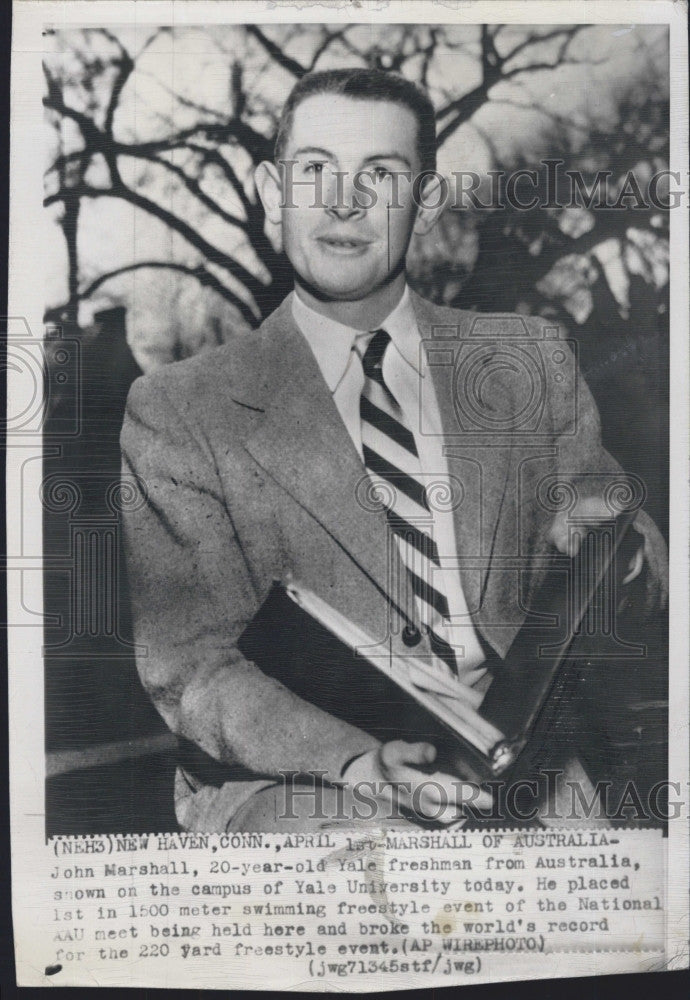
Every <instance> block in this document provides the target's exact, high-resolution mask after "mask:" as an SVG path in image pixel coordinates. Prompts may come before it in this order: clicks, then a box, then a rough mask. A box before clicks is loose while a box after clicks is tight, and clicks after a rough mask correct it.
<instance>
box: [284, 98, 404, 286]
mask: <svg viewBox="0 0 690 1000" xmlns="http://www.w3.org/2000/svg"><path fill="white" fill-rule="evenodd" d="M283 159H284V160H286V161H290V160H293V161H296V162H295V163H294V164H293V165H292V166H290V165H289V164H288V165H286V166H285V167H283V170H284V173H283V191H282V195H283V203H284V207H283V208H282V210H281V228H282V239H283V247H284V249H285V252H286V253H287V256H288V258H289V259H290V262H291V264H292V266H293V267H294V269H295V271H296V273H297V278H298V280H299V281H301V283H302V284H303V285H305V286H306V287H307V288H308V289H309V290H310V291H311V292H312V294H316V295H317V297H320V298H324V299H327V300H334V299H335V300H339V301H357V300H361V299H364V298H366V297H367V296H368V295H370V294H372V293H373V292H375V291H376V290H377V289H378V288H380V287H382V286H383V285H385V284H386V282H387V281H388V280H390V278H391V277H393V276H395V274H397V273H399V270H400V265H401V263H403V262H404V258H405V254H406V252H407V247H408V244H409V241H410V237H411V234H412V227H413V225H414V222H415V216H416V212H417V210H416V206H415V204H414V200H413V197H412V184H411V180H410V179H408V178H405V177H403V176H400V175H401V174H402V173H403V172H405V171H407V172H408V174H409V173H411V175H412V178H414V177H415V176H416V175H417V174H418V173H419V171H420V169H421V165H420V161H419V154H418V152H417V121H416V119H415V116H414V114H413V113H412V112H411V111H410V110H409V109H408V108H405V107H401V106H399V105H397V104H393V103H391V102H389V101H385V100H380V101H379V100H374V101H370V100H359V99H353V98H350V97H344V96H342V95H337V94H318V95H314V96H312V97H308V98H306V99H305V100H304V101H303V102H302V103H301V104H300V105H298V107H297V108H296V110H295V113H294V119H293V124H292V129H291V132H290V135H289V137H288V141H287V143H286V148H285V153H284V155H283ZM393 173H396V174H398V175H399V176H398V179H397V182H396V181H395V180H394V178H393V177H392V174H393ZM338 174H339V175H340V176H338ZM357 176H359V178H360V185H361V186H362V187H364V188H366V192H365V193H361V191H360V193H358V192H357V189H356V187H355V186H354V185H355V177H357ZM396 183H397V192H396V190H395V185H396ZM290 205H292V206H294V207H287V206H290ZM393 206H395V207H393Z"/></svg>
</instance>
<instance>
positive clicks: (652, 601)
mask: <svg viewBox="0 0 690 1000" xmlns="http://www.w3.org/2000/svg"><path fill="white" fill-rule="evenodd" d="M545 326H546V324H545V323H544V321H543V320H542V321H541V327H540V329H539V332H538V337H539V339H540V340H541V342H542V344H544V345H547V344H548V346H547V347H546V349H545V350H543V357H544V361H545V375H546V384H547V387H548V389H547V393H548V398H549V400H550V414H551V420H552V421H553V430H554V433H555V444H556V448H557V466H558V469H559V472H560V474H561V478H562V479H563V480H565V481H570V482H571V483H572V484H573V485H574V487H575V491H576V495H577V497H578V499H587V498H596V499H599V500H602V501H603V502H604V503H605V504H606V507H607V508H608V509H609V510H610V511H611V513H612V514H614V513H616V512H617V511H620V510H623V509H625V507H626V504H627V503H629V502H633V503H636V504H639V503H642V502H643V501H644V490H645V487H644V484H643V483H640V482H639V481H637V480H636V478H635V477H631V476H627V475H626V473H625V472H624V470H623V469H622V468H621V466H620V464H619V463H618V462H617V461H616V459H615V458H614V457H613V456H612V455H611V454H610V453H609V452H608V451H607V450H606V449H605V448H604V446H603V444H602V438H601V421H600V418H599V411H598V409H597V406H596V403H595V401H594V398H593V397H592V393H591V392H590V390H589V387H588V386H587V383H586V381H585V379H584V377H583V375H582V372H581V371H580V369H579V366H578V364H577V359H576V357H575V356H574V354H573V352H572V351H571V349H570V347H569V345H568V343H567V342H566V340H567V336H568V335H567V332H566V331H565V330H564V328H563V327H562V326H561V327H559V336H558V339H559V340H560V341H562V343H561V344H559V343H557V342H556V341H553V340H549V335H548V334H545ZM607 489H608V490H610V492H609V493H608V495H607ZM633 526H634V528H635V530H636V531H637V532H639V534H640V535H642V536H643V538H644V553H645V561H646V569H647V591H648V602H647V603H648V606H649V608H650V609H651V608H652V607H654V606H656V605H661V606H662V607H664V606H665V604H666V599H667V595H668V550H667V546H666V543H665V541H664V539H663V536H662V534H661V532H660V531H659V529H658V528H657V526H656V524H655V523H654V521H653V520H652V519H651V517H650V516H649V514H648V513H647V512H646V511H645V510H644V507H643V506H640V507H639V509H638V511H637V514H636V516H635V519H634V521H633Z"/></svg>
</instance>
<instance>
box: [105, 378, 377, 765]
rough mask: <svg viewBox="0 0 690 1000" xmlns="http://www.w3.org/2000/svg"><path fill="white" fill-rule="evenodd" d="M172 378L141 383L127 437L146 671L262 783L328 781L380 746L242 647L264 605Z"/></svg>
mask: <svg viewBox="0 0 690 1000" xmlns="http://www.w3.org/2000/svg"><path fill="white" fill-rule="evenodd" d="M162 381H163V380H162V379H160V378H158V377H157V376H155V375H154V376H148V377H146V376H145V377H144V378H141V379H138V380H137V381H136V382H135V383H134V385H133V386H132V389H131V390H130V394H129V398H128V402H127V410H126V415H125V421H124V425H123V429H122V434H121V445H122V455H123V475H124V476H125V477H132V476H134V477H136V479H137V481H138V482H139V484H140V489H139V491H138V496H137V497H136V498H135V499H132V502H131V503H130V504H129V505H128V510H127V512H126V513H125V514H123V520H124V540H125V553H126V559H127V569H128V578H129V589H130V595H131V601H132V613H133V619H134V633H135V641H136V643H137V644H138V645H139V647H140V648H139V652H138V654H137V669H138V671H139V675H140V677H141V680H142V683H143V685H144V687H145V689H146V691H147V692H148V694H149V695H150V697H151V699H152V700H153V702H154V704H155V706H156V708H157V709H158V711H159V712H160V714H161V715H162V716H163V718H164V720H165V721H166V723H167V724H168V726H169V727H170V729H171V730H172V731H173V732H174V733H176V734H178V735H180V736H183V737H185V738H186V739H188V740H191V741H192V742H194V743H196V744H197V745H198V746H199V747H201V749H202V750H204V751H205V752H206V753H207V754H209V755H211V756H212V757H213V758H215V759H216V760H218V761H221V762H223V763H227V764H233V765H239V766H241V767H242V768H244V769H247V770H249V771H250V772H252V773H255V774H258V775H268V776H278V774H279V772H280V771H281V770H292V771H298V772H308V771H313V770H318V771H321V772H325V778H326V780H331V781H337V780H338V779H339V777H340V776H341V770H342V768H343V767H344V766H345V764H346V763H347V762H348V761H349V760H351V759H352V758H353V757H354V756H356V755H357V754H360V753H363V752H365V751H367V750H369V749H371V748H372V747H375V746H377V745H378V743H377V741H376V740H375V739H373V738H372V737H370V736H369V735H367V734H365V733H363V732H362V731H360V730H359V729H356V728H354V727H352V726H350V725H348V724H346V723H344V722H342V721H340V720H338V719H335V718H333V717H332V716H330V715H329V714H327V713H326V712H323V711H322V710H320V709H318V708H316V707H315V706H313V705H311V704H309V703H308V702H306V701H304V700H303V699H301V698H299V697H297V696H296V695H294V694H293V693H292V692H291V691H289V690H288V689H287V688H285V687H284V686H283V685H281V684H280V683H279V682H278V681H276V680H274V679H272V678H269V677H268V676H267V675H266V674H264V673H262V672H261V671H260V670H259V668H258V667H257V666H256V665H255V664H254V663H252V662H250V661H247V660H246V659H245V658H244V657H243V656H242V654H241V653H240V652H239V650H238V649H237V646H236V642H237V639H238V637H239V635H240V634H241V632H242V631H243V629H244V627H245V626H246V624H247V623H248V622H249V621H250V620H251V618H252V617H253V615H254V614H255V612H256V611H257V609H258V607H259V604H260V602H261V600H262V599H263V595H257V594H256V593H255V589H254V587H253V585H252V581H251V577H250V573H249V571H248V566H247V564H246V562H245V558H244V555H243V551H242V545H241V540H240V539H239V538H238V536H237V533H236V531H235V529H234V526H233V522H232V519H231V515H230V512H229V511H228V509H227V507H226V504H225V500H224V497H223V492H222V487H221V484H220V481H219V478H218V475H217V472H216V469H215V465H214V461H213V455H212V453H211V452H210V450H209V449H208V446H207V445H206V443H205V441H204V440H203V438H202V437H201V435H198V436H197V435H195V434H193V433H192V432H191V428H189V427H187V426H185V422H184V419H183V417H182V415H181V414H180V412H179V408H178V407H175V406H173V405H172V403H171V401H170V400H169V398H168V395H167V393H166V389H165V386H164V385H162V384H161V383H162Z"/></svg>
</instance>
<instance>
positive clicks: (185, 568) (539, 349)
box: [121, 294, 620, 822]
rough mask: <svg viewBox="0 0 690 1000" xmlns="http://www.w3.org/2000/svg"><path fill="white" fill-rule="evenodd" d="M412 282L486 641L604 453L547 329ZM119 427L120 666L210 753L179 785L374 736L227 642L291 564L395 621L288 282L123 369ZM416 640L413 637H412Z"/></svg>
mask: <svg viewBox="0 0 690 1000" xmlns="http://www.w3.org/2000/svg"><path fill="white" fill-rule="evenodd" d="M412 299H413V305H414V308H415V312H416V315H417V320H418V325H419V329H420V333H421V336H422V339H423V342H424V348H423V352H424V355H425V356H424V358H423V365H424V368H425V377H428V378H430V379H431V381H432V384H433V386H434V389H435V392H436V396H437V400H438V405H439V409H440V412H441V414H442V419H443V421H444V427H445V428H446V429H447V434H446V435H445V439H446V448H447V454H448V464H449V472H450V474H451V475H452V476H454V477H455V478H456V481H457V482H458V483H459V484H460V494H461V502H460V503H459V505H458V506H457V507H456V509H455V511H454V518H455V529H456V538H457V542H458V550H459V553H458V554H459V558H460V573H461V580H462V585H463V588H464V592H465V595H466V598H467V603H468V607H469V610H470V613H471V616H472V620H473V622H474V624H475V627H476V628H477V630H478V632H479V634H480V635H481V637H482V638H483V640H484V641H485V642H486V643H487V644H488V645H489V646H490V647H491V648H492V649H493V650H494V651H495V652H496V653H497V654H498V655H499V656H504V655H505V653H506V651H507V650H508V648H509V646H510V644H511V642H512V640H513V638H514V637H515V634H516V632H517V631H518V629H519V628H520V626H521V625H522V624H523V622H524V621H525V618H526V616H527V615H528V613H529V601H530V596H531V595H532V594H533V593H534V591H535V589H536V587H537V586H538V585H539V582H540V580H541V578H542V575H543V572H544V570H543V557H544V556H545V554H546V553H547V552H548V551H549V544H548V542H547V541H546V538H545V534H546V530H547V528H548V527H549V525H550V524H551V522H552V518H553V517H554V512H555V511H556V510H557V509H558V508H559V505H560V506H562V505H563V504H564V503H565V504H566V505H567V504H568V503H571V502H572V500H573V497H574V496H575V494H576V492H577V491H579V492H580V494H582V493H596V492H598V491H604V490H606V489H607V488H608V487H609V486H610V483H611V478H610V477H611V475H614V476H619V474H620V469H619V467H618V465H617V463H616V462H615V461H614V460H613V459H612V458H611V456H610V455H608V454H607V452H606V451H605V450H604V449H603V447H602V445H601V440H600V427H599V418H598V414H597V410H596V407H595V405H594V402H593V400H592V397H591V395H590V393H589V391H588V389H587V387H586V385H585V384H584V381H583V379H582V378H581V377H580V376H579V373H578V370H577V365H576V363H575V361H574V358H573V355H572V353H571V351H570V348H569V345H568V343H567V342H566V340H565V335H564V332H563V331H562V330H560V331H559V330H557V329H554V328H553V325H552V324H551V325H550V324H549V323H548V322H547V321H545V320H544V319H541V318H538V317H518V316H513V315H507V314H503V315H499V316H487V315H480V314H475V313H470V312H464V311H458V310H453V309H447V308H442V307H439V306H435V305H432V304H430V303H429V302H427V301H425V300H423V299H421V298H420V297H419V296H417V295H414V294H413V296H412ZM422 391H424V390H422ZM422 430H423V429H422ZM121 442H122V451H123V456H124V470H125V475H126V476H131V475H134V476H136V477H138V479H139V481H140V484H141V487H142V489H141V495H140V497H139V499H138V500H133V502H132V503H131V504H130V505H129V509H128V511H127V512H126V513H125V515H124V521H125V543H126V552H127V559H128V575H129V584H130V589H131V596H132V604H133V615H134V623H135V640H136V642H137V643H138V644H140V647H141V653H140V655H139V657H138V670H139V673H140V676H141V679H142V682H143V684H144V687H145V688H146V690H147V691H148V693H149V695H150V697H151V698H152V699H153V702H154V703H155V705H156V707H157V708H158V710H159V712H160V713H161V715H162V716H163V718H164V719H165V721H166V722H167V724H168V726H169V727H170V728H171V729H172V730H173V732H175V733H176V734H178V735H179V736H180V737H182V738H183V740H184V741H188V743H189V745H191V746H193V747H195V748H199V749H200V751H202V754H201V755H200V756H201V757H202V759H203V760H205V761H206V762H207V763H209V762H214V763H213V766H212V767H211V769H210V771H208V774H209V775H210V774H211V773H212V772H213V775H214V776H212V777H208V778H204V776H203V768H202V769H201V770H197V775H198V774H201V778H198V779H196V780H197V784H196V785H194V786H193V787H194V788H195V789H198V788H199V787H200V783H201V784H206V785H207V787H208V790H209V791H208V795H209V796H210V797H211V799H212V798H213V796H214V795H215V794H216V789H220V786H221V785H222V784H223V782H224V781H225V779H228V780H229V781H230V784H229V785H227V786H226V788H225V790H224V791H223V795H224V796H225V797H226V800H227V803H228V808H230V809H232V808H234V807H235V806H236V805H238V804H240V803H241V802H242V801H243V800H244V799H245V798H246V797H247V795H248V794H249V793H250V792H251V791H252V790H253V789H256V788H259V787H261V784H262V783H265V782H266V781H267V780H275V779H276V778H277V776H278V773H279V772H280V771H281V770H292V771H296V772H310V771H313V770H315V769H316V770H318V771H320V772H323V773H324V776H325V779H326V780H332V781H337V780H338V779H339V778H340V776H341V772H342V769H343V767H344V765H345V764H346V763H347V762H348V761H349V760H351V759H352V758H353V757H355V756H356V755H358V754H360V753H362V752H364V751H366V750H368V749H370V748H372V747H374V746H376V745H377V740H376V739H375V738H374V737H373V736H372V735H370V734H367V733H364V732H363V731H362V730H360V729H358V728H356V727H354V726H351V725H349V724H348V723H346V722H343V721H341V720H339V719H336V718H334V717H333V716H331V715H330V714H328V713H326V712H324V711H322V710H321V709H319V708H317V707H315V706H314V705H312V704H310V703H309V702H308V701H306V700H303V699H302V698H299V697H297V696H296V695H295V694H293V693H292V692H291V691H289V690H288V689H287V688H285V687H284V686H282V685H281V684H280V683H279V682H278V681H276V680H274V679H272V678H270V677H268V676H267V675H266V674H264V673H262V672H261V671H260V670H259V668H258V667H257V666H256V665H255V664H254V663H252V662H249V661H247V660H246V659H245V658H244V657H243V656H242V654H241V653H240V651H239V650H238V648H237V645H236V643H237V640H238V637H239V636H240V635H241V633H242V631H243V630H244V628H245V626H246V625H247V623H248V622H249V621H250V620H251V619H252V617H253V616H254V614H255V612H256V611H257V609H258V608H259V606H260V605H261V603H262V601H263V599H264V597H265V595H266V594H267V592H268V590H269V588H270V586H271V583H272V581H273V580H274V579H285V578H286V577H287V576H288V575H289V576H291V577H292V578H294V579H295V580H298V581H300V582H301V583H302V584H303V585H304V586H306V587H308V588H309V589H311V590H313V591H315V592H316V593H318V594H319V595H320V596H321V597H323V598H324V599H326V600H327V601H328V602H329V604H331V605H332V606H334V607H335V608H337V609H338V610H339V611H340V612H341V613H343V614H345V615H346V616H348V617H349V618H351V619H352V620H353V621H355V622H356V623H357V624H358V625H360V626H361V627H362V628H363V629H365V630H366V631H367V632H368V633H369V634H371V635H372V636H374V637H376V638H377V639H378V638H380V639H381V640H382V641H383V640H385V638H386V635H387V630H388V626H389V623H391V622H392V624H393V632H394V633H395V635H397V634H399V628H397V626H398V625H399V622H397V621H396V612H395V610H394V609H392V608H391V607H390V602H389V600H388V594H389V589H390V579H391V576H390V567H391V565H392V563H391V560H395V558H396V556H395V551H394V550H393V551H391V548H390V546H389V535H388V530H387V525H386V518H385V513H384V512H383V511H382V510H372V509H371V505H370V504H367V503H366V501H363V500H362V497H363V493H362V482H363V478H364V477H365V470H364V467H363V465H362V463H361V460H360V458H359V456H358V455H357V452H356V450H355V448H354V446H353V444H352V441H351V439H350V437H349V435H348V433H347V431H346V429H345V427H344V425H343V423H342V421H341V419H340V417H339V415H338V412H337V409H336V407H335V404H334V402H333V399H332V397H331V394H330V392H329V389H328V387H327V386H326V384H325V382H324V381H323V378H322V376H321V373H320V371H319V368H318V365H317V363H316V360H315V358H314V356H313V355H312V353H311V351H310V348H309V347H308V345H307V343H306V341H305V339H304V338H303V336H302V335H301V333H300V332H299V330H298V329H297V327H296V325H295V323H294V321H293V319H292V314H291V309H290V305H289V302H288V301H287V300H286V301H285V302H283V304H282V305H281V306H280V307H279V308H278V309H277V310H276V311H275V312H274V313H273V314H272V315H271V316H270V317H269V318H268V319H267V320H266V321H265V322H264V323H263V324H262V326H261V327H260V329H259V330H258V331H255V332H253V333H250V334H246V335H242V336H237V337H235V338H234V339H233V340H232V341H231V342H229V343H227V344H226V345H224V346H223V347H220V348H218V349H215V350H212V351H209V352H206V353H203V354H201V355H198V356H196V357H194V358H191V359H189V360H185V361H182V362H179V363H176V364H172V365H170V366H168V367H166V368H164V369H161V370H159V371H156V372H154V373H153V374H150V375H147V376H144V377H142V378H140V379H138V380H137V381H136V382H135V383H134V384H133V386H132V389H131V392H130V396H129V400H128V406H127V413H126V418H125V422H124V426H123V430H122V438H121ZM358 498H359V499H358ZM395 635H394V636H393V638H392V640H391V642H392V644H393V648H394V649H395V648H396V644H399V640H397V639H396V638H395ZM426 642H427V640H426V638H422V640H421V644H420V646H419V648H418V649H416V650H415V651H414V652H415V653H416V654H423V655H424V654H426V655H428V654H429V650H428V647H427V646H426ZM400 648H401V649H402V650H404V647H402V646H400ZM214 768H215V770H214ZM218 775H220V778H219V777H218ZM219 794H220V793H219ZM190 822H191V821H190Z"/></svg>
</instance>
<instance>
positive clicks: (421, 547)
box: [360, 330, 458, 676]
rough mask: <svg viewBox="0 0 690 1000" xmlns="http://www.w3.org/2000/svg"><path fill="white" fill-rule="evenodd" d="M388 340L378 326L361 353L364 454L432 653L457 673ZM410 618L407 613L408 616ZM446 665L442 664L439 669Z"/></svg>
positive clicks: (437, 562)
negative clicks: (444, 633)
mask: <svg viewBox="0 0 690 1000" xmlns="http://www.w3.org/2000/svg"><path fill="white" fill-rule="evenodd" d="M389 343H390V336H389V334H388V333H387V332H386V331H385V330H375V331H374V335H373V336H372V338H371V340H370V341H369V345H368V347H367V348H366V350H365V351H364V353H363V355H362V368H363V369H364V386H363V388H362V395H361V398H360V416H361V421H362V423H361V431H362V452H363V457H364V464H365V466H366V469H367V472H368V473H369V476H370V477H371V479H372V481H373V483H374V484H377V483H378V484H379V485H380V487H381V488H380V490H379V496H380V499H381V502H382V504H383V505H384V506H385V508H386V516H387V519H388V524H389V526H390V528H391V530H392V532H393V533H394V535H395V537H396V541H397V544H398V551H399V553H400V557H401V559H402V562H403V564H404V566H405V568H406V570H407V579H408V583H409V586H410V589H411V591H412V593H413V594H414V598H415V602H416V605H417V610H418V613H419V618H420V621H421V623H422V624H423V625H424V626H426V628H427V630H428V635H429V644H430V646H431V649H432V650H433V652H434V653H435V654H436V655H437V656H438V657H439V658H440V659H441V660H442V661H443V663H445V664H446V666H447V667H448V669H449V670H450V671H451V673H452V674H453V676H457V673H458V667H457V662H456V658H455V654H454V652H453V648H452V646H450V645H449V644H448V643H447V642H446V641H445V640H444V639H442V638H441V636H440V635H439V631H440V629H441V628H442V623H443V621H444V619H445V620H447V619H448V617H449V610H448V600H447V598H446V595H445V594H444V593H443V592H442V591H441V590H439V589H438V587H435V586H433V584H432V581H433V580H434V576H435V577H436V579H437V580H438V578H439V577H440V576H441V574H440V572H436V573H435V574H434V567H436V568H437V570H438V569H440V565H441V564H440V560H439V556H438V550H437V547H436V543H435V541H434V539H433V535H432V532H433V516H432V513H431V510H430V507H429V502H428V499H427V494H426V490H425V488H424V482H423V477H422V467H421V463H420V461H419V453H418V452H417V446H416V444H415V440H414V437H413V435H412V433H411V431H410V430H409V428H408V427H407V426H406V424H405V419H404V417H403V413H402V410H401V409H400V406H399V405H398V403H397V401H396V399H395V397H394V396H393V394H392V393H391V391H390V389H389V388H388V386H387V385H386V383H385V382H384V379H383V371H382V367H383V356H384V354H385V352H386V348H387V347H388V345H389ZM409 617H410V616H408V618H409ZM441 669H443V668H441Z"/></svg>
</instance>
